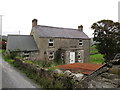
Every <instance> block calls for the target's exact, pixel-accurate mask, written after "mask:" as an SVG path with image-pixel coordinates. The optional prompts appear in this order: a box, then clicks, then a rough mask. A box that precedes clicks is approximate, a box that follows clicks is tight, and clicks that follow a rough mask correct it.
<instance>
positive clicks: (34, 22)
mask: <svg viewBox="0 0 120 90" xmlns="http://www.w3.org/2000/svg"><path fill="white" fill-rule="evenodd" d="M34 26H37V19H33V20H32V27H34Z"/></svg>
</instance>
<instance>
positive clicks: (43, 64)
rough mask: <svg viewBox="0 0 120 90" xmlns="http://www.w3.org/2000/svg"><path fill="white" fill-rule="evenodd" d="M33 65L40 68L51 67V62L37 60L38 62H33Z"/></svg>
mask: <svg viewBox="0 0 120 90" xmlns="http://www.w3.org/2000/svg"><path fill="white" fill-rule="evenodd" d="M33 63H34V64H37V65H39V66H40V67H51V65H52V64H53V62H52V61H51V62H50V61H46V60H38V61H34V62H33Z"/></svg>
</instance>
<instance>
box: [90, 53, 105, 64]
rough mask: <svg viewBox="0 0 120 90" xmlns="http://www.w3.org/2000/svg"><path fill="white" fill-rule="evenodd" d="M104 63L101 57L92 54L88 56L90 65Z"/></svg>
mask: <svg viewBox="0 0 120 90" xmlns="http://www.w3.org/2000/svg"><path fill="white" fill-rule="evenodd" d="M103 62H104V58H103V55H101V54H94V55H90V63H96V64H102V63H103Z"/></svg>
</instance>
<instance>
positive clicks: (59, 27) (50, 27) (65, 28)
mask: <svg viewBox="0 0 120 90" xmlns="http://www.w3.org/2000/svg"><path fill="white" fill-rule="evenodd" d="M37 26H40V27H49V28H57V29H66V30H78V29H74V28H64V27H54V26H46V25H37Z"/></svg>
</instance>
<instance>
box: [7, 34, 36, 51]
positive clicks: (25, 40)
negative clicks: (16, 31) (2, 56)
mask: <svg viewBox="0 0 120 90" xmlns="http://www.w3.org/2000/svg"><path fill="white" fill-rule="evenodd" d="M6 49H7V50H10V51H15V50H20V51H36V50H38V48H37V45H36V43H35V41H34V38H33V36H30V35H8V39H7V47H6Z"/></svg>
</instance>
